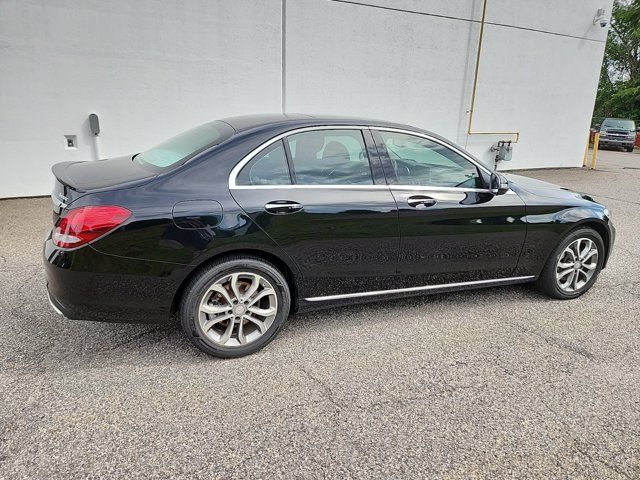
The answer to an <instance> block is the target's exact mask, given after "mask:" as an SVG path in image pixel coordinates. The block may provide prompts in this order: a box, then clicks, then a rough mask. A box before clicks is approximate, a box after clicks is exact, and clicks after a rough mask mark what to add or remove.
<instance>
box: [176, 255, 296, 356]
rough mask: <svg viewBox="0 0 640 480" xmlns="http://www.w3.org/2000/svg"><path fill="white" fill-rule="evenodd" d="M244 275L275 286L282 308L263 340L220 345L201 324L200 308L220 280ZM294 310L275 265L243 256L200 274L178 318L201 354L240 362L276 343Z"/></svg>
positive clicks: (189, 287)
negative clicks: (210, 288) (231, 275)
mask: <svg viewBox="0 0 640 480" xmlns="http://www.w3.org/2000/svg"><path fill="white" fill-rule="evenodd" d="M240 271H241V272H250V273H256V274H258V275H260V276H262V277H263V278H264V279H266V280H267V281H268V282H269V283H271V285H273V286H274V290H275V291H276V297H277V305H278V307H277V313H276V316H275V318H274V319H273V322H272V323H271V325H270V327H269V328H268V329H267V330H266V331H265V332H264V333H263V334H262V336H260V337H259V338H257V339H256V340H254V341H252V342H250V343H247V344H246V345H238V346H232V347H227V346H223V345H220V344H216V343H215V342H214V341H213V340H211V339H210V338H208V337H207V336H206V335H205V334H204V333H203V330H202V328H201V327H200V325H199V320H198V319H199V315H200V314H199V306H200V301H201V300H202V299H203V297H204V295H205V294H206V293H207V291H208V289H209V287H210V286H211V285H212V284H213V283H214V282H216V280H218V279H221V278H223V277H224V276H226V275H230V274H232V273H236V272H240ZM290 307H291V295H290V290H289V285H288V284H287V280H286V278H285V277H284V275H283V274H282V273H281V272H280V271H279V270H278V269H277V268H276V267H275V266H273V265H272V264H271V263H269V262H267V261H265V260H263V259H261V258H258V257H252V256H245V255H242V256H232V257H226V258H224V259H221V260H220V261H217V262H214V263H212V264H210V265H208V266H207V267H205V268H204V269H203V270H202V271H201V272H199V273H198V274H197V275H196V276H195V277H194V278H193V279H192V280H191V281H190V282H189V284H188V285H187V287H186V288H185V290H184V292H183V295H182V298H181V301H180V307H179V310H178V315H179V317H180V321H181V323H182V330H183V331H184V333H185V335H186V336H187V338H188V339H189V341H190V342H191V343H193V344H194V345H195V346H196V347H198V348H199V349H200V350H202V351H203V352H205V353H207V354H209V355H213V356H215V357H221V358H236V357H243V356H245V355H250V354H252V353H255V352H257V351H258V350H260V349H261V348H262V347H264V346H265V345H266V344H267V343H269V342H270V341H271V340H273V339H274V338H275V336H276V335H277V334H278V332H279V331H280V329H281V328H282V326H283V325H284V323H285V321H286V319H287V317H288V316H289V309H290ZM234 328H235V327H234Z"/></svg>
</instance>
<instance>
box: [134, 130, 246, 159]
mask: <svg viewBox="0 0 640 480" xmlns="http://www.w3.org/2000/svg"><path fill="white" fill-rule="evenodd" d="M233 133H234V131H233V129H232V128H231V126H229V125H228V124H226V123H224V122H221V121H219V120H216V121H215V122H210V123H205V124H204V125H200V126H199V127H195V128H192V129H191V130H187V131H186V132H182V133H181V134H180V135H176V136H175V137H173V138H170V139H169V140H165V141H164V142H162V143H161V144H159V145H156V146H155V147H153V148H151V149H149V150H147V151H145V152H142V153H139V154H138V155H136V156H135V157H134V158H133V160H134V162H137V163H139V164H140V165H142V166H144V167H148V168H151V169H152V170H154V171H163V170H166V169H170V168H174V167H177V166H178V165H181V164H182V163H184V162H186V161H187V160H188V159H189V158H191V157H193V156H194V155H197V154H198V153H200V152H202V151H204V150H206V149H207V148H209V147H212V146H214V145H218V144H219V143H222V142H224V141H225V140H227V139H229V138H230V137H231V136H232V135H233Z"/></svg>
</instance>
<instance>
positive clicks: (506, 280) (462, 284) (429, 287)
mask: <svg viewBox="0 0 640 480" xmlns="http://www.w3.org/2000/svg"><path fill="white" fill-rule="evenodd" d="M534 278H536V277H535V276H534V275H528V276H525V277H508V278H496V279H491V280H474V281H471V282H456V283H441V284H438V285H424V286H421V287H408V288H394V289H392V290H372V291H369V292H359V293H346V294H342V295H327V296H324V297H309V298H305V300H306V301H307V302H326V301H329V300H342V299H347V298H360V297H376V296H379V295H392V294H394V293H408V292H423V291H429V290H438V289H441V288H456V287H470V286H474V285H493V284H500V283H511V282H520V281H526V280H533V279H534Z"/></svg>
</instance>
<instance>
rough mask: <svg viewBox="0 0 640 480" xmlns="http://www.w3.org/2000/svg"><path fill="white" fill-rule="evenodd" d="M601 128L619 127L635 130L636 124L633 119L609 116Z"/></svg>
mask: <svg viewBox="0 0 640 480" xmlns="http://www.w3.org/2000/svg"><path fill="white" fill-rule="evenodd" d="M601 128H614V129H615V128H618V129H620V130H630V131H632V130H635V129H636V125H635V123H633V120H622V119H619V118H607V119H606V120H605V121H604V122H602V127H601Z"/></svg>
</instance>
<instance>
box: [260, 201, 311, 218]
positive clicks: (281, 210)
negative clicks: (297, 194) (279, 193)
mask: <svg viewBox="0 0 640 480" xmlns="http://www.w3.org/2000/svg"><path fill="white" fill-rule="evenodd" d="M302 207H303V206H302V204H301V203H297V202H292V201H290V200H276V201H273V202H269V203H267V204H266V205H265V206H264V209H265V210H266V211H267V212H269V213H273V214H275V215H285V214H287V213H295V212H299V211H300V210H302Z"/></svg>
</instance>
